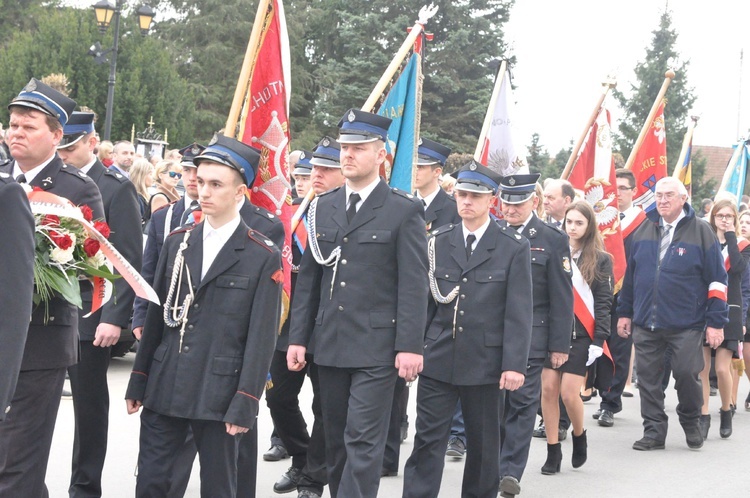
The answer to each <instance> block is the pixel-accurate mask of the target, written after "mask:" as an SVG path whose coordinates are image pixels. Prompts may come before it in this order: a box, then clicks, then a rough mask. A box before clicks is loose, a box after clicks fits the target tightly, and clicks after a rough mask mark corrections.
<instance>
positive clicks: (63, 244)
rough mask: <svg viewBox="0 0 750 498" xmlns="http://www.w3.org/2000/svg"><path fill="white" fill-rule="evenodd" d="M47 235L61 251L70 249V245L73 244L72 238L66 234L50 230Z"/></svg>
mask: <svg viewBox="0 0 750 498" xmlns="http://www.w3.org/2000/svg"><path fill="white" fill-rule="evenodd" d="M49 236H50V238H51V239H52V242H54V243H55V245H56V246H57V247H59V248H60V249H62V250H63V251H67V250H68V249H70V246H72V245H73V239H71V238H70V235H68V234H64V235H63V234H61V233H59V232H50V234H49Z"/></svg>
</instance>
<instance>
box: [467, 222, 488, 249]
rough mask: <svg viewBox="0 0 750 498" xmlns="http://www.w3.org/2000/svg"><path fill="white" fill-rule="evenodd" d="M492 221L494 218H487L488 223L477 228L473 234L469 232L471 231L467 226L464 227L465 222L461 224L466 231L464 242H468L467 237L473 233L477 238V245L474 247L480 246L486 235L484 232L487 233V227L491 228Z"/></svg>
mask: <svg viewBox="0 0 750 498" xmlns="http://www.w3.org/2000/svg"><path fill="white" fill-rule="evenodd" d="M491 221H492V218H490V217H487V221H485V222H484V224H482V226H481V227H479V228H477V229H476V230H474V231H473V232H471V231H469V229H468V228H466V225H464V224H463V222H462V223H461V228H462V229H463V231H464V240H466V236H467V235H469V234H470V233H473V234H474V236H475V237H476V238H477V240H476V243H475V245H474V247H476V244H479V241H480V240H482V236H483V235H484V232H486V231H487V227H489V226H490V222H491Z"/></svg>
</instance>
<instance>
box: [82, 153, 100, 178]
mask: <svg viewBox="0 0 750 498" xmlns="http://www.w3.org/2000/svg"><path fill="white" fill-rule="evenodd" d="M94 164H96V156H94V157H93V158H92V159H91V162H90V163H88V164H87V165H86V166H84V167H83V168H81V171H83V172H84V173H85V174H87V175H88V174H89V171H91V168H93V167H94Z"/></svg>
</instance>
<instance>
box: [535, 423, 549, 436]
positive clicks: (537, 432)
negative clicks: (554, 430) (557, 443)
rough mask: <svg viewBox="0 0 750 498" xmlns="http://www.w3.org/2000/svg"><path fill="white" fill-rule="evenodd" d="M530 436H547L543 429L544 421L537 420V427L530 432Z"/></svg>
mask: <svg viewBox="0 0 750 498" xmlns="http://www.w3.org/2000/svg"><path fill="white" fill-rule="evenodd" d="M532 436H534V437H539V438H546V437H547V431H546V430H545V429H544V422H539V427H537V428H536V429H534V432H533V433H532Z"/></svg>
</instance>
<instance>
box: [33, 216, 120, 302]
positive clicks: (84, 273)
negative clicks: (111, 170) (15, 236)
mask: <svg viewBox="0 0 750 498" xmlns="http://www.w3.org/2000/svg"><path fill="white" fill-rule="evenodd" d="M32 207H33V208H34V209H33V212H34V219H35V222H36V230H35V232H36V233H35V237H36V252H35V256H34V283H35V287H36V292H35V295H34V302H35V304H39V303H40V302H44V303H45V304H46V303H48V302H49V300H50V298H51V297H52V295H53V293H58V294H59V295H60V296H62V297H63V299H65V300H66V301H68V302H69V303H71V304H74V305H76V306H78V307H79V308H82V307H83V303H82V301H81V291H80V283H79V281H80V280H86V279H88V280H91V282H92V284H93V285H94V288H95V293H96V294H97V296H96V297H95V301H96V302H98V305H99V306H101V304H103V303H104V302H106V301H107V300H108V299H109V296H110V295H111V288H112V285H111V281H112V280H114V279H115V278H120V276H119V275H116V274H115V273H113V271H112V268H111V267H110V266H109V264H108V262H107V259H106V258H105V256H104V254H103V253H102V251H101V243H100V242H99V240H97V239H98V237H104V238H107V237H109V226H108V225H107V224H106V223H105V222H104V221H96V222H93V224H92V212H91V209H90V208H89V207H88V206H81V207H76V206H73V205H52V204H49V205H46V204H41V203H39V204H35V205H33V206H32ZM97 297H98V299H97ZM92 311H96V310H95V309H92Z"/></svg>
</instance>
